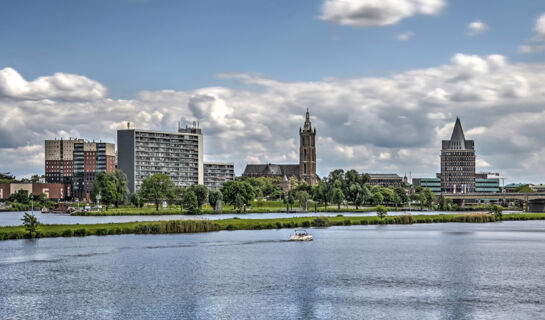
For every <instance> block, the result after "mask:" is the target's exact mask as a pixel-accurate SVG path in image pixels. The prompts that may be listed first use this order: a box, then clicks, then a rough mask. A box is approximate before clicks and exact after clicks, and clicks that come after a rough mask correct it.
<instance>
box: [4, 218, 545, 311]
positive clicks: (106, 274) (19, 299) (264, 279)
mask: <svg viewBox="0 0 545 320" xmlns="http://www.w3.org/2000/svg"><path fill="white" fill-rule="evenodd" d="M309 231H310V232H311V233H312V234H313V235H314V238H315V240H314V241H312V242H307V243H302V242H289V241H286V239H288V236H289V234H290V232H292V230H286V229H280V230H261V231H221V232H213V233H200V234H171V235H117V236H104V237H94V236H92V237H83V238H45V239H39V240H10V241H2V242H0V270H1V272H0V315H2V319H75V318H85V319H176V318H178V319H543V317H544V314H545V280H544V279H545V268H543V263H544V262H545V221H516V222H515V221H514V222H511V221H508V222H501V223H488V224H459V223H445V224H416V225H378V226H350V227H330V228H326V229H310V230H309Z"/></svg>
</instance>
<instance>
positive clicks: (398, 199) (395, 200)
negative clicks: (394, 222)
mask: <svg viewBox="0 0 545 320" xmlns="http://www.w3.org/2000/svg"><path fill="white" fill-rule="evenodd" d="M392 203H393V204H395V206H396V210H397V207H398V206H399V205H400V204H402V203H401V197H400V196H399V195H398V194H397V193H394V196H393V198H392Z"/></svg>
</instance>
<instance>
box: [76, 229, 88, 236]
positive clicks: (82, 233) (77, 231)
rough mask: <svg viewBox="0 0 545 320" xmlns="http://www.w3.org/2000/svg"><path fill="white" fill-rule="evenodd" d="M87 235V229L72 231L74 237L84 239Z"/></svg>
mask: <svg viewBox="0 0 545 320" xmlns="http://www.w3.org/2000/svg"><path fill="white" fill-rule="evenodd" d="M86 235H87V229H85V228H81V229H76V230H74V236H75V237H85V236H86Z"/></svg>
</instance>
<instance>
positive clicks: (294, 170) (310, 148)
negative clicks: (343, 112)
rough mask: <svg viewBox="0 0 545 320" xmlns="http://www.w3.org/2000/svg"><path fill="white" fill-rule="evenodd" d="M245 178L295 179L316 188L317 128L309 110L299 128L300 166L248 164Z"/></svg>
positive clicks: (244, 174)
mask: <svg viewBox="0 0 545 320" xmlns="http://www.w3.org/2000/svg"><path fill="white" fill-rule="evenodd" d="M242 176H243V177H253V178H255V177H279V178H282V179H283V180H284V181H286V180H287V179H289V178H292V177H293V178H295V179H297V180H298V181H305V182H306V183H308V184H310V185H311V186H314V185H315V184H317V183H318V179H319V178H318V176H317V175H316V128H314V129H313V128H312V124H311V123H310V113H309V110H308V108H307V113H306V119H305V124H304V126H303V128H302V129H301V128H299V164H272V163H268V164H248V165H246V169H244V173H243V174H242Z"/></svg>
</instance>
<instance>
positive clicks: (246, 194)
mask: <svg viewBox="0 0 545 320" xmlns="http://www.w3.org/2000/svg"><path fill="white" fill-rule="evenodd" d="M221 193H222V194H223V199H224V200H225V202H226V203H228V204H230V205H232V206H234V207H235V209H241V208H242V207H243V206H244V205H248V204H250V201H252V200H253V199H254V198H255V193H254V189H253V187H252V186H251V185H250V184H249V183H248V182H246V181H227V182H225V183H224V184H223V186H222V187H221ZM239 212H240V210H239Z"/></svg>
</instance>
